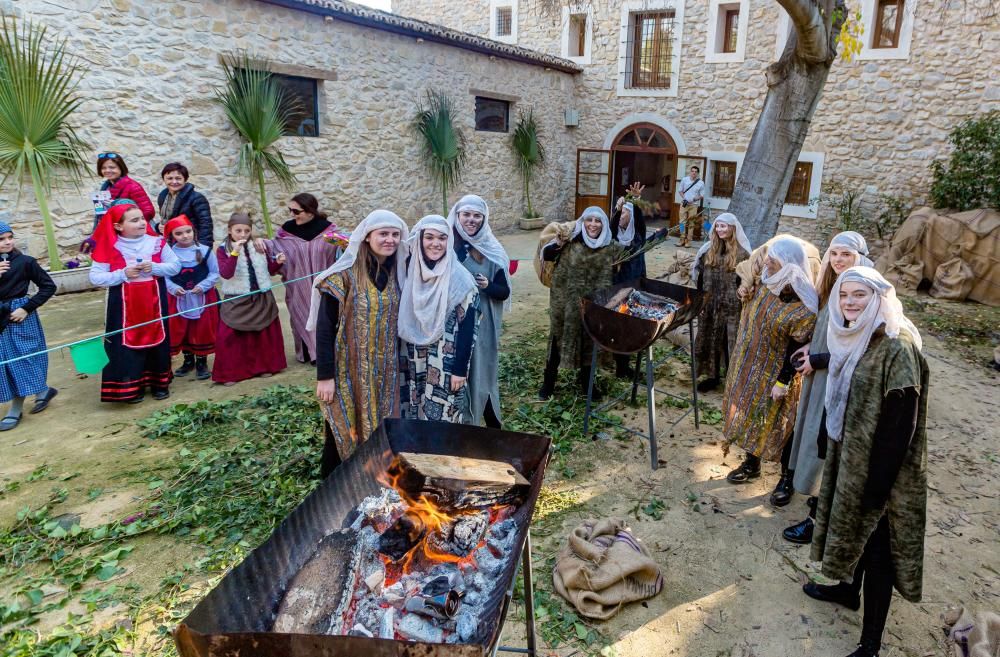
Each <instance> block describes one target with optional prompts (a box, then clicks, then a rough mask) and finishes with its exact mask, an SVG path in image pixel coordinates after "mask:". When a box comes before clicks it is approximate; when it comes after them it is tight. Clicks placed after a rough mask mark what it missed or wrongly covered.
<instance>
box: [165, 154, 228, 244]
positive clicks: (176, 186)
mask: <svg viewBox="0 0 1000 657" xmlns="http://www.w3.org/2000/svg"><path fill="white" fill-rule="evenodd" d="M160 177H161V178H163V184H164V185H166V189H164V190H162V191H161V192H160V195H159V196H157V197H156V206H157V207H158V208H159V209H160V226H162V225H164V224H166V223H167V222H168V221H170V220H171V219H173V218H174V217H178V216H180V215H182V214H183V215H185V216H187V218H188V219H190V220H191V223H192V224H194V229H195V232H196V233H197V234H198V243H199V244H204V245H205V246H207V247H208V248H209V251H211V249H212V242H213V241H214V236H213V229H212V209H211V208H210V207H209V205H208V199H207V198H205V195H204V194H202V193H201V192H196V191H195V189H194V185H192V184H191V183H189V182H188V170H187V167H186V166H184V165H183V164H181V163H180V162H171V163H170V164H168V165H167V166H165V167H163V170H162V171H160Z"/></svg>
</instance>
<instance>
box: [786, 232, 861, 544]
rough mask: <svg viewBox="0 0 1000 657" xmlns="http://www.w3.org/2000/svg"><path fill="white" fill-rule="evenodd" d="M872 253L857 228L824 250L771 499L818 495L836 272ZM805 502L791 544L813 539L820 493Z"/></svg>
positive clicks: (789, 529)
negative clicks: (789, 434) (781, 477)
mask: <svg viewBox="0 0 1000 657" xmlns="http://www.w3.org/2000/svg"><path fill="white" fill-rule="evenodd" d="M867 255H868V244H867V243H866V242H865V238H864V237H862V236H861V235H860V234H858V233H855V232H853V231H846V232H843V233H837V234H836V235H834V237H833V239H832V240H830V246H829V248H827V250H826V253H825V254H824V255H823V264H822V265H821V267H820V273H819V279H818V280H819V282H818V284H817V285H816V293H817V296H818V297H819V313H817V315H816V328H815V330H814V331H813V337H812V340H811V341H810V342H809V344H808V345H807V346H805V347H803V348H802V349H800V350H799V351H798V352H797V353H796V354H795V355H793V356H792V360H793V361H796V362H798V363H799V364H798V365H797V366H796V369H797V370H798V371H799V373H800V374H801V375H802V393H801V394H800V395H799V410H798V413H797V415H796V418H795V434H794V436H793V438H792V441H791V442H790V443H789V444H788V449H787V450H786V452H787V454H786V453H782V461H783V462H784V463H786V464H787V465H788V477H786V479H785V481H784V482H782V483H783V484H784V485H783V486H781V487H780V489H776V490H775V494H774V495H773V496H772V499H771V503H772V504H774V505H775V506H784V505H786V504H788V502H790V501H791V499H792V494H793V491H798V492H800V493H802V494H804V495H814V494H815V492H816V486H817V484H818V481H819V474H820V472H821V470H822V463H823V453H825V446H826V431H825V429H824V428H823V423H824V421H825V418H826V414H825V411H824V400H825V396H826V373H827V369H826V368H827V365H828V363H829V362H830V354H829V350H828V349H827V348H826V326H827V320H828V318H829V306H828V302H829V297H830V290H831V288H832V287H833V284H834V282H836V280H837V277H838V276H840V275H841V274H842V273H844V272H845V271H847V270H848V269H849V268H851V267H855V266H858V265H865V266H869V267H870V266H872V261H871V260H869V259H868V258H867ZM806 504H807V506H808V508H809V515H808V516H807V517H806V519H805V520H803V521H802V522H799V523H796V524H794V525H792V526H791V527H787V528H786V529H785V530H784V532H783V535H784V537H785V538H786V539H787V540H789V541H791V542H792V543H800V544H804V543H809V542H810V541H812V534H813V519H814V518H815V517H816V498H815V497H810V498H809V500H808V501H807V503H806Z"/></svg>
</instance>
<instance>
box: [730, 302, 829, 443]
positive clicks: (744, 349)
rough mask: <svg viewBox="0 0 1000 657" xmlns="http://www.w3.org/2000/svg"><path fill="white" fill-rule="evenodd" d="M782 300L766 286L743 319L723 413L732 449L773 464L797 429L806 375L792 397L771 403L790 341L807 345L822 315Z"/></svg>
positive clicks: (790, 393)
mask: <svg viewBox="0 0 1000 657" xmlns="http://www.w3.org/2000/svg"><path fill="white" fill-rule="evenodd" d="M793 299H794V300H792V301H789V300H788V297H784V299H783V298H782V297H779V296H776V295H775V294H772V293H771V291H770V290H768V289H767V288H766V287H764V286H761V287H760V288H759V289H758V290H757V292H756V293H755V294H754V296H753V298H752V299H751V300H750V302H749V303H748V305H747V306H746V307H744V309H743V314H742V316H741V317H740V330H739V332H738V333H737V336H738V337H737V340H736V349H735V352H734V353H733V354H731V356H730V359H729V374H728V376H727V377H726V393H725V398H724V401H723V413H724V414H725V418H726V425H725V428H724V429H723V435H724V436H725V439H726V443H727V449H728V445H732V444H735V445H737V446H738V447H742V448H743V449H745V450H746V451H747V452H749V453H751V454H753V455H754V456H758V457H760V458H763V459H765V460H768V461H777V460H778V459H779V457H780V456H781V450H782V449H783V448H784V447H785V442H787V441H788V439H789V438H791V436H792V430H793V429H794V427H795V410H796V408H797V407H798V403H799V389H800V387H801V378H802V377H800V376H797V375H796V376H795V377H793V378H792V381H791V382H790V383H789V384H788V394H786V395H785V396H784V398H782V399H780V400H778V401H777V402H775V401H772V400H771V388H772V387H774V384H775V383H776V382H777V381H778V373H779V372H781V367H782V365H783V364H784V358H785V349H786V348H787V346H788V341H789V339H795V340H797V341H798V342H805V341H806V339H807V338H808V337H809V335H810V334H811V333H812V330H813V326H814V325H815V324H816V315H814V314H813V313H812V311H810V310H809V309H808V308H806V307H805V306H804V305H803V304H802V302H801V301H799V300H798V299H797V298H794V297H793Z"/></svg>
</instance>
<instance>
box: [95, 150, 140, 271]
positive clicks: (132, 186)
mask: <svg viewBox="0 0 1000 657" xmlns="http://www.w3.org/2000/svg"><path fill="white" fill-rule="evenodd" d="M97 175H98V177H100V178H103V179H104V180H103V182H102V183H101V187H100V190H99V191H98V192H97V193H95V194H94V196H93V201H94V225H93V226H91V228H90V232H91V233H93V232H94V231H95V230H96V229H97V224H99V223H100V221H101V219H102V218H103V217H104V214H105V213H106V212H107V211H108V208H109V207H111V204H112V203H114V202H115V201H132V202H133V203H135V205H136V206H137V207H138V208H139V209H140V210H142V216H143V218H144V219H145V220H146V221H147V222H148V221H152V220H153V217H155V216H156V209H155V208H154V207H153V204H152V203H151V202H150V200H149V195H148V194H146V190H145V189H143V188H142V185H141V184H139V182H138V181H137V180H135V179H134V178H130V177H129V175H128V166H126V165H125V160H124V159H123V158H122V156H121V155H119V154H118V153H115V152H111V151H108V152H105V153H98V154H97ZM93 248H94V240H93V238H92V237H88V238H87V239H86V240H84V242H83V244H81V245H80V252H81V253H89V252H90V251H91V250H92V249H93Z"/></svg>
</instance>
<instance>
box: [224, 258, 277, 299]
mask: <svg viewBox="0 0 1000 657" xmlns="http://www.w3.org/2000/svg"><path fill="white" fill-rule="evenodd" d="M248 252H249V254H250V259H249V263H252V264H253V272H254V274H256V276H257V285H258V286H259V287H260V289H261V290H270V289H271V274H270V273H269V272H268V271H267V254H265V253H257V249H255V248H253V247H250V248H249V249H248V248H243V249H241V250H240V255H239V256H238V257H237V258H236V273H235V274H234V275H233V277H232V278H223V279H221V281H220V283H219V289H221V290H222V293H223V294H225V295H226V296H227V297H233V296H236V295H237V294H247V293H248V292H250V264H248V262H247V253H248Z"/></svg>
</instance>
